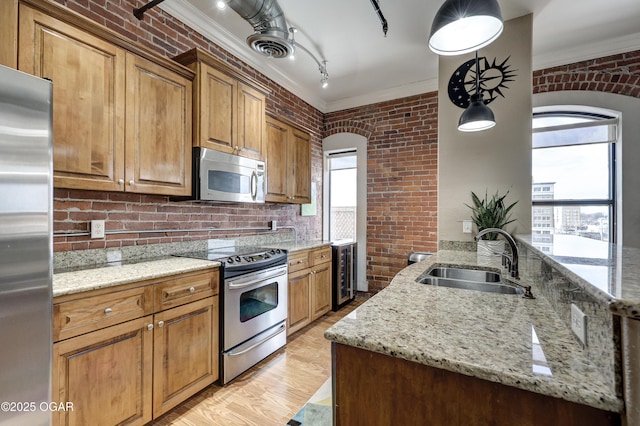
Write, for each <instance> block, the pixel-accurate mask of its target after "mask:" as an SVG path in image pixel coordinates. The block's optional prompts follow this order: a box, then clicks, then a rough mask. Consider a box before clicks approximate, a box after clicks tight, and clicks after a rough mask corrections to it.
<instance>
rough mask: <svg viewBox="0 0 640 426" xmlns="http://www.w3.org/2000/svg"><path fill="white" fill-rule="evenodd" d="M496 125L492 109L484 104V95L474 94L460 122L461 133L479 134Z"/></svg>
mask: <svg viewBox="0 0 640 426" xmlns="http://www.w3.org/2000/svg"><path fill="white" fill-rule="evenodd" d="M495 125H496V119H495V116H494V115H493V111H491V108H489V107H488V106H486V105H485V104H484V101H483V100H482V93H480V94H478V93H476V94H473V95H471V97H470V98H469V106H468V107H467V109H465V110H464V112H463V113H462V115H461V116H460V120H459V121H458V130H460V131H461V132H479V131H480V130H486V129H490V128H492V127H493V126H495Z"/></svg>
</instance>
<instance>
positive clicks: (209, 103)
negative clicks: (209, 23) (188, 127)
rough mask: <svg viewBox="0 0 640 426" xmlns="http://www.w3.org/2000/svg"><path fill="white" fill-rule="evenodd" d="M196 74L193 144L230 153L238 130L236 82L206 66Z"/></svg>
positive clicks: (233, 148) (233, 147)
mask: <svg viewBox="0 0 640 426" xmlns="http://www.w3.org/2000/svg"><path fill="white" fill-rule="evenodd" d="M196 73H197V74H198V77H197V80H196V90H197V96H196V97H195V99H196V104H195V105H194V111H196V114H195V117H194V118H195V119H194V131H195V133H196V135H195V136H196V137H195V138H194V144H195V145H196V146H202V147H205V148H211V149H215V150H217V151H222V152H227V153H233V152H234V151H235V141H234V140H235V139H236V134H237V128H238V126H237V121H238V120H237V110H238V108H237V103H238V98H237V96H236V94H237V93H236V81H235V80H234V79H233V78H231V77H229V76H228V75H226V74H224V73H222V72H220V71H218V70H216V69H215V68H212V67H210V66H208V65H206V64H201V66H200V67H199V68H198V71H196Z"/></svg>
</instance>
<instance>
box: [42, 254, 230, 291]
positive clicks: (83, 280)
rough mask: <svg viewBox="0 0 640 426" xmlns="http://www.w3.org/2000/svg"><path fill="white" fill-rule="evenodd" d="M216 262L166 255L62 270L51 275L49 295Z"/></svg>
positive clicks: (107, 285)
mask: <svg viewBox="0 0 640 426" xmlns="http://www.w3.org/2000/svg"><path fill="white" fill-rule="evenodd" d="M217 266H220V263H219V262H211V261H207V260H197V259H188V258H185V257H167V258H165V259H161V260H153V261H148V262H144V261H143V262H139V263H134V264H126V265H121V266H107V267H103V268H93V269H85V270H81V271H74V272H64V273H59V274H54V275H53V297H57V296H63V295H67V294H73V293H79V292H83V291H89V290H96V289H99V288H105V287H110V286H115V285H119V284H127V283H131V282H136V281H143V280H148V279H152V278H159V277H164V276H168V275H174V274H180V273H183V272H191V271H199V270H203V269H208V268H215V267H217Z"/></svg>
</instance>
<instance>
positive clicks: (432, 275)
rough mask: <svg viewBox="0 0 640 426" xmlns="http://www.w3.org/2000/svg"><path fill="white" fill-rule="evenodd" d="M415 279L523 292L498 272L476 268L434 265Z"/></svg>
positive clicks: (476, 288) (463, 286) (425, 281)
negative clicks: (508, 282) (504, 279)
mask: <svg viewBox="0 0 640 426" xmlns="http://www.w3.org/2000/svg"><path fill="white" fill-rule="evenodd" d="M416 281H417V282H419V283H421V284H429V285H435V286H440V287H451V288H460V289H463V290H475V291H483V292H488V293H499V294H523V293H524V291H523V290H522V289H521V288H519V287H515V286H512V285H509V284H506V283H503V282H502V277H501V276H500V274H498V273H496V272H491V271H482V270H478V269H465V268H446V267H434V268H431V269H429V270H428V271H427V272H425V273H424V274H422V275H421V276H420V277H418V279H417V280H416Z"/></svg>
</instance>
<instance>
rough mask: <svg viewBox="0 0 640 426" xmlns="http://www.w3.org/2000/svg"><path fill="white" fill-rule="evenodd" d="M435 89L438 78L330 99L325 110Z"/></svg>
mask: <svg viewBox="0 0 640 426" xmlns="http://www.w3.org/2000/svg"><path fill="white" fill-rule="evenodd" d="M437 91H438V79H437V78H433V79H429V80H423V81H418V82H415V83H411V84H405V85H402V86H397V87H392V88H389V89H384V90H379V91H377V92H372V93H367V94H366V95H361V96H353V97H350V98H344V99H339V100H337V101H332V102H329V103H327V110H326V111H325V112H335V111H342V110H344V109H350V108H357V107H360V106H363V105H370V104H376V103H378V102H386V101H390V100H393V99H400V98H406V97H409V96H415V95H420V94H423V93H429V92H437Z"/></svg>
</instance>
